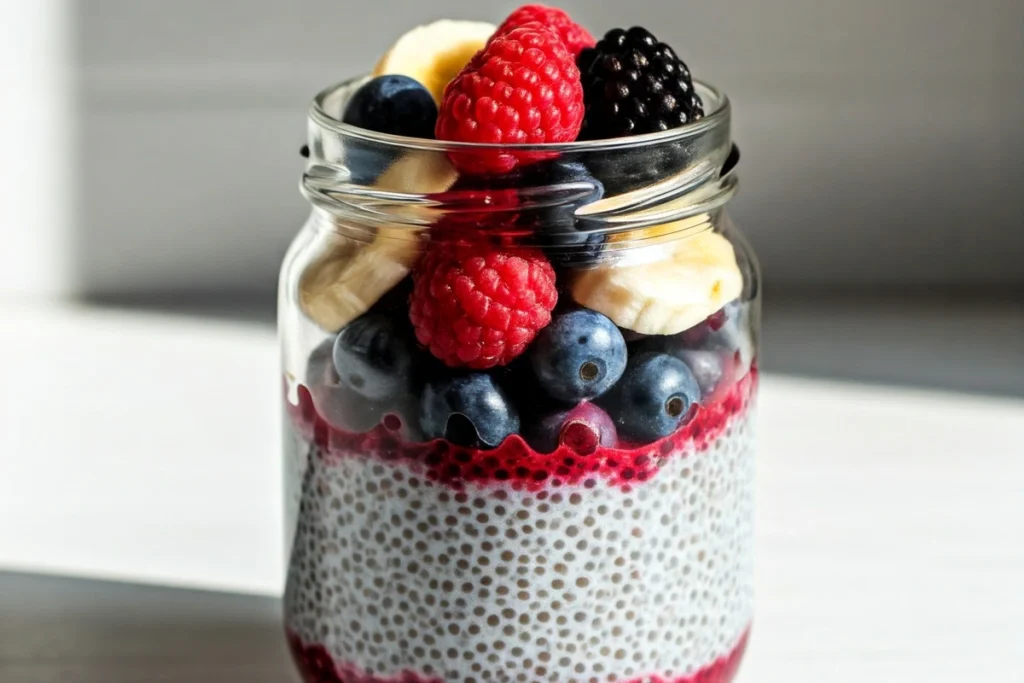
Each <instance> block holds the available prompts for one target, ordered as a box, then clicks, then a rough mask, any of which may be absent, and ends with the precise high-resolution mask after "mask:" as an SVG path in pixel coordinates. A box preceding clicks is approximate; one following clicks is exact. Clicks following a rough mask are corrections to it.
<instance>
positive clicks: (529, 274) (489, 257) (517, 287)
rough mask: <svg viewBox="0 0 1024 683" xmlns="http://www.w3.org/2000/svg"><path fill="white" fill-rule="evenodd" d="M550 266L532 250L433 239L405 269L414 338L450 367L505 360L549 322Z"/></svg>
mask: <svg viewBox="0 0 1024 683" xmlns="http://www.w3.org/2000/svg"><path fill="white" fill-rule="evenodd" d="M557 300H558V292H557V289H556V287H555V271H554V269H553V268H552V267H551V264H550V263H548V261H547V259H545V258H544V255H543V254H542V253H540V252H539V251H536V250H529V249H520V250H515V251H505V250H502V249H501V248H498V247H493V246H489V245H481V244H458V243H451V242H437V243H435V244H434V245H433V246H432V247H431V249H430V250H429V251H428V252H427V253H426V254H425V255H424V257H423V259H422V261H421V262H420V264H419V266H418V267H417V269H416V271H415V272H414V273H413V293H412V297H411V298H410V307H409V319H410V320H411V321H412V324H413V327H414V328H415V330H416V338H417V339H418V340H419V342H420V343H421V344H423V345H424V346H426V347H427V348H428V349H430V352H431V353H432V354H433V355H434V356H436V357H437V358H439V359H440V360H442V361H443V362H444V363H445V364H446V365H448V366H451V367H458V366H465V367H469V368H474V369H477V370H481V369H485V368H490V367H494V366H497V365H505V364H507V363H508V362H509V361H511V360H512V359H513V358H515V357H516V356H518V355H519V354H521V353H522V352H523V351H524V350H525V349H526V346H527V345H528V344H529V343H530V342H531V341H533V338H534V337H535V336H536V335H537V332H539V331H540V330H541V329H543V328H544V327H545V326H547V324H548V323H549V322H551V311H552V310H553V309H554V307H555V303H556V302H557Z"/></svg>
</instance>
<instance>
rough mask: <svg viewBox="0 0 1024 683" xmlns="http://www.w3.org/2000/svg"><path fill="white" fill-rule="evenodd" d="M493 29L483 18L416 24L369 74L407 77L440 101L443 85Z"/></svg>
mask: <svg viewBox="0 0 1024 683" xmlns="http://www.w3.org/2000/svg"><path fill="white" fill-rule="evenodd" d="M494 29H495V26H494V24H490V23H487V22H484V21H459V20H452V19H442V20H440V21H435V22H434V23H432V24H426V25H425V26H417V27H416V28H414V29H412V30H411V31H409V32H407V33H405V34H404V35H403V36H402V37H401V38H399V39H398V40H397V41H396V42H395V44H394V45H392V46H391V49H389V50H388V51H387V52H386V53H385V54H384V56H383V57H381V59H380V61H379V62H377V66H375V67H374V68H373V75H374V76H383V75H385V74H400V75H403V76H409V77H410V78H412V79H414V80H416V81H419V82H420V83H422V84H423V85H424V87H426V89H427V90H428V91H430V94H431V95H432V96H433V98H434V101H435V102H440V101H441V95H442V93H444V88H445V86H446V85H448V83H449V81H451V80H452V79H453V78H455V76H456V74H458V73H459V71H461V70H462V68H463V67H465V66H466V64H468V63H469V60H470V59H472V57H473V55H475V54H476V53H477V52H478V51H479V50H480V49H481V48H483V46H484V45H486V44H487V40H488V39H489V38H490V37H491V36H492V35H493V34H494Z"/></svg>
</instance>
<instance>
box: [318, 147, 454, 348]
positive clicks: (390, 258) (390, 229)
mask: <svg viewBox="0 0 1024 683" xmlns="http://www.w3.org/2000/svg"><path fill="white" fill-rule="evenodd" d="M456 177H457V173H456V172H455V169H454V168H453V167H452V165H451V163H450V162H449V161H448V159H447V157H445V155H443V154H439V153H437V152H429V151H418V152H413V153H410V154H407V155H405V156H403V157H401V158H399V159H398V160H397V161H395V163H394V164H392V165H391V166H390V167H389V168H388V169H387V170H386V171H385V172H384V173H383V175H381V177H380V178H378V179H377V182H376V183H375V184H374V186H375V187H376V188H377V189H380V190H385V191H388V192H403V193H422V194H431V193H437V192H443V191H444V190H446V189H448V188H449V187H451V185H452V184H453V183H454V182H455V179H456ZM325 239H326V240H327V243H326V244H325V245H324V246H323V248H322V249H321V252H320V254H319V255H318V256H317V257H316V258H315V259H314V260H313V262H311V263H310V264H309V265H308V266H307V267H306V269H305V271H304V272H303V275H302V279H301V281H300V282H299V305H300V306H301V307H302V310H303V311H304V312H305V313H306V315H307V316H309V318H310V319H311V320H313V321H314V322H315V323H316V324H317V325H319V326H320V327H321V328H322V329H324V330H326V331H328V332H337V331H338V330H340V329H341V328H342V327H344V326H345V325H347V324H348V323H349V322H351V321H352V320H355V319H356V318H357V317H359V316H360V315H362V314H363V313H365V312H366V311H368V310H370V307H371V306H373V304H374V303H376V302H377V301H378V300H379V299H380V298H381V297H382V296H384V295H385V294H386V293H387V292H388V291H390V290H391V289H392V288H393V287H394V286H395V285H397V284H398V283H399V282H401V281H402V280H403V279H404V278H405V277H406V276H408V275H409V272H410V270H411V269H412V267H413V266H414V265H415V263H416V261H417V260H418V259H419V255H420V241H419V237H418V236H417V235H416V233H415V231H414V230H413V229H411V228H410V227H409V226H404V225H384V226H380V227H378V228H377V230H376V234H375V235H374V236H373V237H372V238H370V241H368V242H365V241H359V240H358V239H355V238H353V237H348V236H347V235H346V234H337V233H331V234H329V235H328V236H326V237H325Z"/></svg>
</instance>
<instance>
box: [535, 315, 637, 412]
mask: <svg viewBox="0 0 1024 683" xmlns="http://www.w3.org/2000/svg"><path fill="white" fill-rule="evenodd" d="M530 362H531V364H532V365H533V372H534V374H535V375H536V377H537V382H538V383H539V384H540V386H541V388H543V389H544V391H546V392H547V393H548V395H550V396H551V397H552V398H555V399H557V400H559V401H565V402H569V403H575V402H577V401H582V400H585V399H590V398H595V397H597V396H600V395H601V394H603V393H604V392H606V391H608V389H610V388H611V387H612V385H613V384H615V382H617V381H618V380H619V377H621V376H622V371H623V370H625V368H626V341H625V340H624V339H623V338H622V333H621V332H619V328H618V327H616V326H615V323H613V322H612V321H611V320H609V319H608V318H606V317H605V316H603V315H601V314H600V313H597V312H596V311H591V310H589V309H586V308H581V309H577V310H573V311H569V312H567V313H560V314H557V315H556V316H555V317H554V319H553V320H552V321H551V324H550V325H548V326H547V327H545V328H544V329H543V330H541V332H540V334H538V335H537V338H536V340H534V342H533V345H532V346H531V348H530Z"/></svg>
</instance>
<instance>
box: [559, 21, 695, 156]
mask: <svg viewBox="0 0 1024 683" xmlns="http://www.w3.org/2000/svg"><path fill="white" fill-rule="evenodd" d="M577 63H578V64H579V68H580V72H581V73H582V76H581V78H582V82H583V94H584V101H585V103H586V117H585V118H584V120H583V129H582V131H581V132H580V139H581V140H598V139H602V138H617V137H623V136H626V135H639V134H642V133H653V132H655V131H662V130H668V129H670V128H675V127H677V126H681V125H683V124H685V123H690V122H691V121H696V120H697V119H699V118H702V117H703V116H704V104H703V102H701V99H700V96H699V95H697V93H696V91H695V90H694V88H693V79H692V77H691V76H690V70H689V68H687V66H686V64H685V63H684V62H683V60H681V59H679V57H677V56H676V54H675V52H673V51H672V48H670V47H669V46H668V45H666V44H665V43H659V42H658V40H657V38H655V37H654V36H653V35H651V33H650V31H648V30H646V29H643V28H640V27H639V26H634V27H633V28H631V29H629V30H628V31H626V30H623V29H621V28H616V29H612V30H611V31H609V32H608V33H607V34H605V36H604V38H602V39H601V40H600V41H599V42H598V43H597V46H596V47H594V48H590V49H586V50H583V52H582V53H580V56H579V59H578V60H577Z"/></svg>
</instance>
